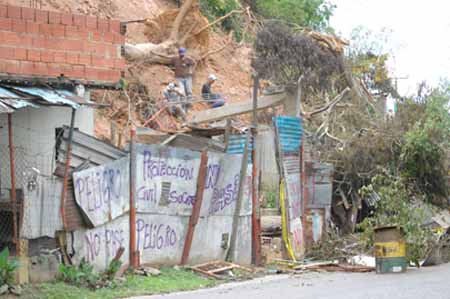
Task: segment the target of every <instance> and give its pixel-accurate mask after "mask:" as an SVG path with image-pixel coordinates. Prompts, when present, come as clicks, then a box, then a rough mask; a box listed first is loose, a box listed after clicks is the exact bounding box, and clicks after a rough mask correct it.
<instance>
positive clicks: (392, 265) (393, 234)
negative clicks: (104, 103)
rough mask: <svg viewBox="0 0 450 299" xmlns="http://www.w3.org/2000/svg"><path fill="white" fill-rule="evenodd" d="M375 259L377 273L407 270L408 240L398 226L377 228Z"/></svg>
mask: <svg viewBox="0 0 450 299" xmlns="http://www.w3.org/2000/svg"><path fill="white" fill-rule="evenodd" d="M374 245H375V260H376V271H377V273H401V272H405V271H406V267H407V261H406V242H405V239H404V237H403V231H402V229H401V228H399V227H398V226H385V227H378V228H376V229H375V244H374Z"/></svg>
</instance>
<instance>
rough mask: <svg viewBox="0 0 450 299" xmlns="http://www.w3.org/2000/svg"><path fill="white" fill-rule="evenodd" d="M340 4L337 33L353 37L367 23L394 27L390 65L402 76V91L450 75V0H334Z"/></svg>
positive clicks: (378, 28) (373, 28) (335, 24)
mask: <svg viewBox="0 0 450 299" xmlns="http://www.w3.org/2000/svg"><path fill="white" fill-rule="evenodd" d="M329 2H331V3H333V4H335V5H336V6H337V7H336V9H335V11H334V15H333V16H332V18H331V26H332V27H333V28H334V29H335V30H336V33H337V34H338V35H339V36H341V37H344V38H349V37H350V33H351V32H352V30H353V29H354V28H356V27H358V26H363V27H365V28H367V29H369V30H371V31H372V32H375V33H376V32H380V31H381V30H383V29H388V31H390V32H391V33H390V35H389V41H388V45H387V48H388V50H389V51H390V52H391V53H392V54H393V58H392V59H391V60H390V61H389V68H390V70H391V73H392V75H393V76H394V77H398V78H399V79H398V81H397V82H398V88H399V91H400V94H402V95H409V94H412V93H413V92H414V91H415V90H416V88H417V84H418V83H419V82H421V81H423V80H426V81H427V82H428V83H429V84H430V85H431V86H435V85H437V84H438V83H439V80H440V78H443V77H446V78H449V79H450V17H449V15H450V1H448V0H427V1H423V0H422V1H419V0H330V1H329Z"/></svg>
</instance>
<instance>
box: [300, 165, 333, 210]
mask: <svg viewBox="0 0 450 299" xmlns="http://www.w3.org/2000/svg"><path fill="white" fill-rule="evenodd" d="M306 167H307V169H306V183H305V187H306V188H307V190H308V208H323V207H327V206H330V205H331V198H332V192H333V178H332V175H333V165H331V164H328V163H320V162H310V163H306Z"/></svg>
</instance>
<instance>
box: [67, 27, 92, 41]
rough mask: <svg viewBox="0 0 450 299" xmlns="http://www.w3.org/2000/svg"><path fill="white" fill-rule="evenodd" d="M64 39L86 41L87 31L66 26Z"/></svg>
mask: <svg viewBox="0 0 450 299" xmlns="http://www.w3.org/2000/svg"><path fill="white" fill-rule="evenodd" d="M66 37H68V38H74V39H88V37H89V31H87V30H86V29H80V28H78V27H76V26H67V27H66Z"/></svg>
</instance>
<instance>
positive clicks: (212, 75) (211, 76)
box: [208, 74, 217, 81]
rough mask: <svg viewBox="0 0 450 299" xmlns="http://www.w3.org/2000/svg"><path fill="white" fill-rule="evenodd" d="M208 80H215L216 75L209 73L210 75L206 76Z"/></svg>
mask: <svg viewBox="0 0 450 299" xmlns="http://www.w3.org/2000/svg"><path fill="white" fill-rule="evenodd" d="M208 80H211V81H216V80H217V77H216V75H214V74H210V75H209V76H208Z"/></svg>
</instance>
